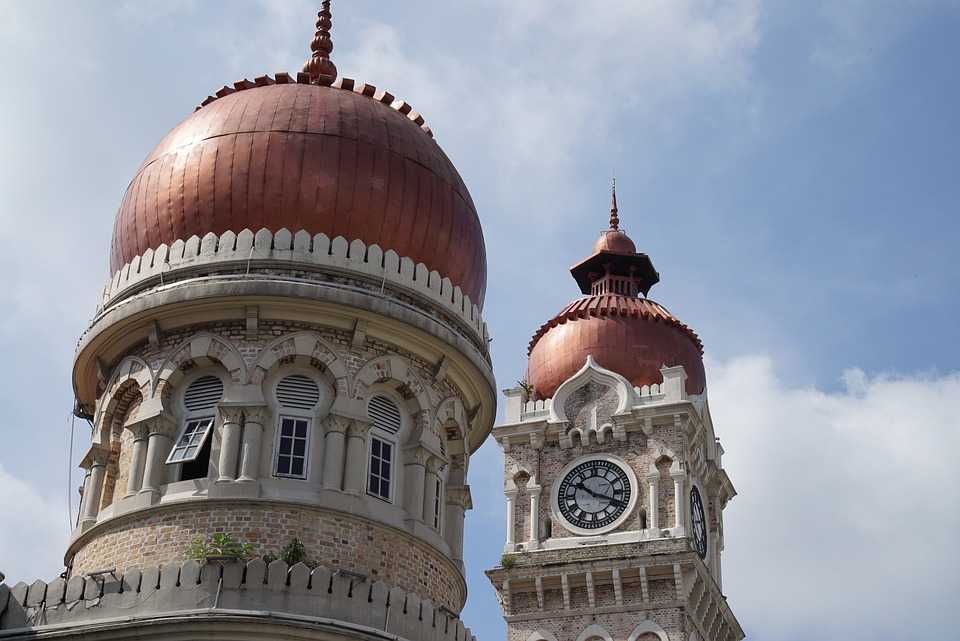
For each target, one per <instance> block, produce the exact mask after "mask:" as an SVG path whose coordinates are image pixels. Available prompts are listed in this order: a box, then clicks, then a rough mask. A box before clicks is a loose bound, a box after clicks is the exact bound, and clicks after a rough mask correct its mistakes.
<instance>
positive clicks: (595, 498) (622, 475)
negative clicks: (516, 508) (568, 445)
mask: <svg viewBox="0 0 960 641" xmlns="http://www.w3.org/2000/svg"><path fill="white" fill-rule="evenodd" d="M632 494H633V487H632V486H631V483H630V475H628V474H627V471H626V470H625V469H624V468H623V467H621V466H620V465H618V464H617V463H615V462H613V461H609V460H606V459H591V460H588V461H584V462H583V463H580V464H578V465H576V466H574V467H573V469H571V470H570V471H569V472H567V474H566V475H565V476H564V477H563V478H562V479H561V480H560V486H559V488H558V492H557V510H558V511H559V512H560V514H561V515H562V516H563V518H564V519H566V520H567V522H568V523H570V525H572V526H574V527H577V528H580V529H582V530H599V529H600V528H604V527H607V526H608V525H610V524H612V523H614V522H615V521H616V520H617V519H618V518H619V517H620V516H622V515H623V514H624V512H625V511H626V510H627V507H628V506H629V505H630V504H631V501H630V498H631V496H632Z"/></svg>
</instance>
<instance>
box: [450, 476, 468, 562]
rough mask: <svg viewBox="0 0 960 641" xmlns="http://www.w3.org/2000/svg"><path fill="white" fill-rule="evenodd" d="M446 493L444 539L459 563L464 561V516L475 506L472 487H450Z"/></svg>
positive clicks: (454, 558)
mask: <svg viewBox="0 0 960 641" xmlns="http://www.w3.org/2000/svg"><path fill="white" fill-rule="evenodd" d="M445 494H446V500H445V503H446V509H447V513H446V514H445V515H444V518H445V519H446V523H444V528H443V539H444V540H445V541H446V542H447V545H448V546H449V547H450V554H451V555H453V560H454V561H455V562H457V563H460V564H462V563H463V518H464V514H465V512H466V511H467V510H469V509H471V508H473V502H472V501H471V498H470V487H469V486H467V485H464V486H462V487H448V488H447V491H446V492H445Z"/></svg>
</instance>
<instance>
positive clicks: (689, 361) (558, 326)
mask: <svg viewBox="0 0 960 641" xmlns="http://www.w3.org/2000/svg"><path fill="white" fill-rule="evenodd" d="M528 353H529V371H528V373H527V377H528V378H527V380H528V382H529V383H530V385H532V386H533V388H534V390H535V391H536V394H537V396H538V397H539V398H550V397H552V396H553V394H554V392H556V391H557V388H558V387H559V386H560V384H561V383H563V382H564V381H565V380H567V379H568V378H570V377H571V376H573V375H574V374H576V373H577V372H578V371H579V370H580V368H581V367H583V364H584V363H585V362H586V360H587V356H588V355H589V356H593V358H594V360H595V361H596V362H597V364H598V365H600V366H601V367H604V368H606V369H609V370H611V371H614V372H616V373H617V374H620V375H621V376H623V377H625V378H626V379H627V380H629V381H630V382H631V383H633V384H634V385H636V386H642V385H651V384H653V383H662V382H663V376H662V375H661V373H660V368H662V367H670V366H674V365H683V368H684V370H685V371H686V374H687V386H686V387H687V393H688V394H700V393H701V392H703V389H704V386H705V381H706V376H705V374H704V370H703V358H702V354H703V346H702V344H701V343H700V339H699V338H698V337H697V335H696V334H695V333H694V332H693V330H692V329H690V328H689V327H687V326H686V325H684V324H683V323H681V322H680V321H679V320H678V319H677V318H676V317H675V316H674V315H673V314H671V313H670V312H669V311H667V309H666V308H664V307H663V306H662V305H659V304H658V303H655V302H653V301H652V300H649V299H646V298H636V297H632V296H621V295H616V294H603V295H600V296H587V297H584V298H581V299H579V300H576V301H574V302H572V303H570V304H569V305H567V306H566V307H565V308H564V309H563V310H562V311H561V312H560V313H559V314H557V315H556V316H555V317H554V318H553V319H551V320H550V321H549V322H548V323H545V324H544V325H542V326H541V327H540V329H539V330H537V333H536V334H534V336H533V340H531V341H530V347H529V352H528Z"/></svg>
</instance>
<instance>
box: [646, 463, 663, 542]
mask: <svg viewBox="0 0 960 641" xmlns="http://www.w3.org/2000/svg"><path fill="white" fill-rule="evenodd" d="M647 484H648V486H647V489H648V491H649V492H650V499H649V501H648V503H649V505H648V508H647V510H648V512H649V514H648V515H647V525H648V526H649V527H650V529H651V530H657V529H659V528H660V515H659V512H660V501H659V496H658V492H659V491H660V474H659V473H652V472H651V473H650V474H649V475H648V476H647Z"/></svg>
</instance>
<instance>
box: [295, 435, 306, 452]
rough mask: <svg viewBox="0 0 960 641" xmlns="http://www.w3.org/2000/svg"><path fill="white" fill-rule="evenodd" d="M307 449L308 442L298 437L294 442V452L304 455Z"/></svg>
mask: <svg viewBox="0 0 960 641" xmlns="http://www.w3.org/2000/svg"><path fill="white" fill-rule="evenodd" d="M306 451H307V442H306V441H304V440H300V439H297V440H296V441H294V442H293V453H294V454H295V455H297V456H304V455H305V454H306Z"/></svg>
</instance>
